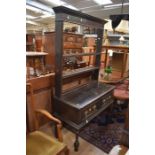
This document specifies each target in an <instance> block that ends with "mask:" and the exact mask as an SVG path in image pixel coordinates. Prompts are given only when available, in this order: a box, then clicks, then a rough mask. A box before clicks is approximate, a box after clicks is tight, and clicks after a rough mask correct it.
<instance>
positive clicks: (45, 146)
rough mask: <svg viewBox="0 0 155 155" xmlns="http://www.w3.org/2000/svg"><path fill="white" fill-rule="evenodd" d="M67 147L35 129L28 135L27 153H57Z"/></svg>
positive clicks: (55, 154) (50, 154)
mask: <svg viewBox="0 0 155 155" xmlns="http://www.w3.org/2000/svg"><path fill="white" fill-rule="evenodd" d="M65 147H67V146H66V145H65V144H64V143H61V142H59V141H58V140H56V139H55V138H53V137H51V136H48V135H47V134H45V133H43V132H40V131H34V132H32V133H30V134H29V135H28V136H27V141H26V155H57V154H58V153H60V152H62V150H64V148H65Z"/></svg>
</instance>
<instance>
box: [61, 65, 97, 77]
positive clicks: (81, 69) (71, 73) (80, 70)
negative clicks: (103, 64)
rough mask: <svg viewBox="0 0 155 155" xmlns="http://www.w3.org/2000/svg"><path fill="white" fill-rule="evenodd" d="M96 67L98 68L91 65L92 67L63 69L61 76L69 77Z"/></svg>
mask: <svg viewBox="0 0 155 155" xmlns="http://www.w3.org/2000/svg"><path fill="white" fill-rule="evenodd" d="M97 69H99V67H94V66H92V67H84V68H80V69H74V70H72V71H65V72H63V78H69V77H72V76H76V75H79V74H83V73H86V72H91V71H94V70H97Z"/></svg>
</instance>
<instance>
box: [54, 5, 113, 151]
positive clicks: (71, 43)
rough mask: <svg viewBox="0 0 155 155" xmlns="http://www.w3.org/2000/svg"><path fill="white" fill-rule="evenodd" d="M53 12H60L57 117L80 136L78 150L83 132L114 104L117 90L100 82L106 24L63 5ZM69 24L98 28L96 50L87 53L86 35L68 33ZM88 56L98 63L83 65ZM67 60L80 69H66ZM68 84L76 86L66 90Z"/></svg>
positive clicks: (57, 23) (55, 107) (58, 20)
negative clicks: (84, 38) (64, 30)
mask: <svg viewBox="0 0 155 155" xmlns="http://www.w3.org/2000/svg"><path fill="white" fill-rule="evenodd" d="M53 9H54V11H55V13H56V24H55V25H56V33H55V94H54V115H55V116H57V117H58V118H59V119H61V120H62V121H63V123H64V124H65V125H66V127H68V128H69V129H70V130H72V131H74V132H75V133H76V140H75V143H74V147H75V151H77V150H78V146H79V141H78V133H79V131H80V130H82V128H83V127H84V126H85V125H87V123H89V122H90V121H91V120H92V119H93V118H94V117H96V116H97V115H99V114H100V113H101V112H102V111H103V110H104V109H106V108H107V107H108V106H109V105H110V104H111V103H112V102H113V96H112V93H113V89H114V87H113V86H111V85H107V84H103V83H101V82H99V81H98V73H99V67H100V55H101V48H102V36H103V25H104V23H105V21H104V20H101V19H98V18H96V17H92V16H89V15H86V14H84V13H82V12H78V11H75V10H71V9H69V8H65V7H63V6H59V7H55V8H53ZM65 21H67V22H71V23H76V24H79V25H84V26H89V27H91V28H96V33H97V38H96V45H97V48H96V51H93V52H83V49H82V45H83V44H82V41H83V38H82V35H77V34H76V35H72V34H66V33H64V32H63V23H64V22H65ZM84 56H94V57H95V62H94V63H93V64H90V63H87V64H81V63H79V62H83V60H84V59H83V58H82V57H84ZM66 59H70V60H69V61H68V62H74V61H75V62H76V63H77V66H76V65H73V63H70V64H68V65H69V66H65V61H64V60H66ZM78 65H79V66H78ZM67 84H69V85H72V86H73V87H70V88H69V89H68V90H65V91H64V89H63V88H64V85H65V86H66V85H67Z"/></svg>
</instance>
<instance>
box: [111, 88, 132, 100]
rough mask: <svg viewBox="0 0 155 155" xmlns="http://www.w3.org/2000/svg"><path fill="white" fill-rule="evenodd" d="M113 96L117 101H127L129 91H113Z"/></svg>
mask: <svg viewBox="0 0 155 155" xmlns="http://www.w3.org/2000/svg"><path fill="white" fill-rule="evenodd" d="M113 95H114V97H115V98H116V99H119V100H126V99H129V91H127V90H121V89H115V90H114V94H113Z"/></svg>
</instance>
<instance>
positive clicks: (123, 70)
mask: <svg viewBox="0 0 155 155" xmlns="http://www.w3.org/2000/svg"><path fill="white" fill-rule="evenodd" d="M108 50H112V51H113V54H112V60H111V67H112V75H111V76H112V77H111V80H108V81H106V80H104V79H102V81H103V82H106V83H117V82H120V81H121V80H122V79H124V78H126V77H128V76H129V57H128V54H129V47H127V46H102V52H101V53H102V56H101V60H102V61H103V62H104V65H105V68H106V67H107V65H108V63H109V53H108Z"/></svg>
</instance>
